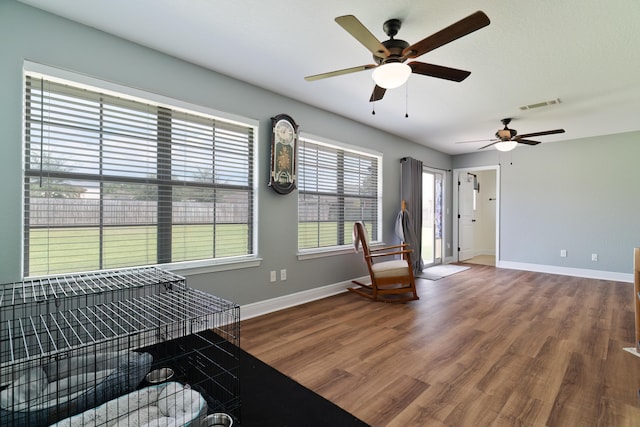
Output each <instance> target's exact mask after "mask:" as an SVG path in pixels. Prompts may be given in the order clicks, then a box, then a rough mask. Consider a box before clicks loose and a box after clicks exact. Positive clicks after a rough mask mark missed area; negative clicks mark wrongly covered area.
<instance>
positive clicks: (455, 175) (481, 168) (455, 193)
mask: <svg viewBox="0 0 640 427" xmlns="http://www.w3.org/2000/svg"><path fill="white" fill-rule="evenodd" d="M487 170H493V171H495V173H496V199H497V200H496V267H498V266H499V263H500V203H501V202H502V199H501V198H500V165H491V166H476V167H468V168H457V169H453V174H452V177H453V182H452V184H453V197H452V198H453V200H452V203H453V211H452V215H451V219H452V226H451V229H452V234H453V239H452V242H453V248H452V249H453V251H452V252H453V257H452V258H453V261H454V262H458V261H459V259H460V258H459V251H458V247H459V242H458V236H459V232H458V226H459V221H458V181H457V179H458V176H459V175H460V174H461V173H468V172H471V173H473V172H474V171H487Z"/></svg>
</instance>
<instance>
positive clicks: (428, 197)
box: [422, 170, 443, 267]
mask: <svg viewBox="0 0 640 427" xmlns="http://www.w3.org/2000/svg"><path fill="white" fill-rule="evenodd" d="M442 186H443V176H442V174H441V173H439V172H434V171H430V170H423V171H422V261H423V262H424V266H425V267H429V266H432V265H435V264H441V263H442V228H443V224H442V202H443V200H442V195H443V188H442Z"/></svg>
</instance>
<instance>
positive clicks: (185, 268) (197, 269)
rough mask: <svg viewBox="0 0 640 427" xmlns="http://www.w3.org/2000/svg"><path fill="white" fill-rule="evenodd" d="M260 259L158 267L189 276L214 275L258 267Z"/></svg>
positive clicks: (208, 261) (200, 262) (196, 262)
mask: <svg viewBox="0 0 640 427" xmlns="http://www.w3.org/2000/svg"><path fill="white" fill-rule="evenodd" d="M261 263H262V258H250V259H247V258H242V259H234V260H224V261H223V260H217V261H211V260H207V261H187V262H181V263H175V264H170V265H167V264H163V265H159V266H158V267H160V268H164V269H167V270H169V271H171V272H172V273H176V274H180V275H184V276H191V275H194V274H206V273H216V272H219V271H228V270H240V269H243V268H251V267H259V266H260V264H261Z"/></svg>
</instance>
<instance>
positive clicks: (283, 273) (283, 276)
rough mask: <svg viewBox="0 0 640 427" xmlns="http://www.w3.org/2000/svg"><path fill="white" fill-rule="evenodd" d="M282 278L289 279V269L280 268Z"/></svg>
mask: <svg viewBox="0 0 640 427" xmlns="http://www.w3.org/2000/svg"><path fill="white" fill-rule="evenodd" d="M280 280H287V269H286V268H283V269H282V270H280Z"/></svg>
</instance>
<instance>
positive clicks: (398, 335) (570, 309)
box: [240, 265, 640, 427]
mask: <svg viewBox="0 0 640 427" xmlns="http://www.w3.org/2000/svg"><path fill="white" fill-rule="evenodd" d="M469 266H471V267H472V268H471V269H469V270H466V271H463V272H461V273H457V274H454V275H452V276H449V277H446V278H443V279H440V280H438V281H428V280H424V279H419V281H418V282H417V286H418V292H419V295H420V300H418V301H412V302H409V303H406V304H385V303H378V302H372V301H368V300H365V299H364V298H361V297H358V296H357V295H354V294H351V293H344V294H340V295H336V296H333V297H329V298H325V299H322V300H319V301H315V302H312V303H308V304H304V305H301V306H297V307H293V308H289V309H286V310H282V311H279V312H276V313H271V314H268V315H265V316H260V317H257V318H253V319H249V320H246V321H243V322H242V324H241V334H240V335H241V347H242V348H243V349H245V350H246V351H248V352H249V353H251V354H253V355H254V356H256V357H258V358H259V359H261V360H263V361H264V362H266V363H268V364H270V365H271V366H273V367H275V368H276V369H278V370H280V371H281V372H283V373H285V374H286V375H288V376H290V377H292V378H294V379H295V380H296V381H298V382H299V383H301V384H303V385H305V386H306V387H308V388H310V389H312V390H314V391H316V392H317V393H319V394H320V395H322V396H324V397H325V398H327V399H329V400H331V401H332V402H334V403H336V404H337V405H339V406H340V407H342V408H344V409H345V410H347V411H349V412H350V413H352V414H354V415H355V416H357V417H358V418H360V419H362V420H363V421H365V422H367V423H368V424H370V425H372V426H436V427H438V426H456V427H457V426H563V427H564V426H629V427H630V426H640V404H639V401H638V389H639V388H640V358H638V357H636V356H634V355H632V354H629V353H628V352H626V351H624V350H623V349H622V348H623V347H633V346H634V344H633V341H634V339H635V336H634V334H635V331H634V328H635V326H634V312H633V310H634V306H633V303H634V301H633V284H631V283H620V282H612V281H604V280H594V279H583V278H576V277H569V276H560V275H551V274H543V273H532V272H523V271H517V270H507V269H498V268H495V267H491V266H483V265H469Z"/></svg>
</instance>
